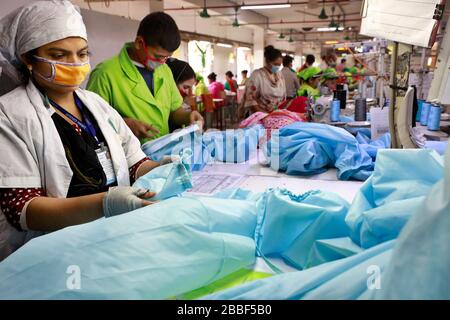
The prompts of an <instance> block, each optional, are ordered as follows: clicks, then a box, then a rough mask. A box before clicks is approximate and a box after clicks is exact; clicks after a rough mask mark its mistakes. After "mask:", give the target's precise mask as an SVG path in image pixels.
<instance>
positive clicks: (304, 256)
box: [214, 188, 360, 269]
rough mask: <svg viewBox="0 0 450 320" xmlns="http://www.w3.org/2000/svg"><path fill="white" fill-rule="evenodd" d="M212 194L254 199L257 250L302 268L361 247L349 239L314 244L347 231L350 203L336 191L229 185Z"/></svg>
mask: <svg viewBox="0 0 450 320" xmlns="http://www.w3.org/2000/svg"><path fill="white" fill-rule="evenodd" d="M214 198H220V199H239V200H247V201H254V202H255V204H256V206H257V207H258V211H257V212H258V217H257V225H256V229H255V235H254V238H255V241H256V245H257V248H258V254H259V255H261V256H263V257H266V256H267V257H274V256H276V257H280V258H283V259H284V260H285V261H286V262H287V263H289V264H290V265H291V266H293V267H295V268H297V269H304V268H308V267H311V266H314V265H317V264H320V263H324V262H328V261H331V260H334V259H338V258H343V257H347V256H349V255H351V254H353V253H355V252H359V251H360V248H359V247H358V246H357V245H355V244H351V240H347V241H345V240H344V241H341V242H340V243H337V244H336V245H335V246H334V247H333V245H332V244H331V245H330V246H328V249H327V248H326V247H327V245H326V244H325V243H326V242H324V244H323V245H322V246H320V244H319V245H318V244H317V243H318V242H319V241H321V240H324V241H330V243H332V242H333V240H334V239H333V238H339V237H346V236H348V234H349V230H348V227H347V225H346V224H345V215H346V213H347V211H348V208H349V203H348V202H347V201H346V200H344V199H342V198H341V197H340V196H338V195H337V194H335V193H332V192H325V191H319V190H313V191H310V192H306V193H304V194H302V195H295V194H293V193H292V192H290V191H288V190H286V189H279V188H276V189H269V190H267V191H266V192H264V193H256V192H251V191H248V190H244V189H230V190H224V191H221V192H219V193H217V194H215V195H214ZM329 239H331V240H329Z"/></svg>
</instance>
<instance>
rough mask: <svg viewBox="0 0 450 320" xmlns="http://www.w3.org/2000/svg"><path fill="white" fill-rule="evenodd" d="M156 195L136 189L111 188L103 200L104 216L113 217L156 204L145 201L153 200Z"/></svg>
mask: <svg viewBox="0 0 450 320" xmlns="http://www.w3.org/2000/svg"><path fill="white" fill-rule="evenodd" d="M155 194H156V193H154V192H149V191H148V190H146V189H141V188H134V187H125V186H119V187H111V188H109V190H108V192H107V193H106V195H105V197H104V198H103V215H104V216H105V217H112V216H116V215H119V214H122V213H126V212H130V211H133V210H136V209H139V208H142V207H145V206H148V205H150V204H152V203H154V202H151V201H147V200H144V199H148V198H152V197H154V196H155Z"/></svg>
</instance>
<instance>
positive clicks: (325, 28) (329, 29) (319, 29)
mask: <svg viewBox="0 0 450 320" xmlns="http://www.w3.org/2000/svg"><path fill="white" fill-rule="evenodd" d="M338 30H339V31H342V30H344V27H339V28H338ZM317 31H322V32H325V31H336V28H329V27H323V28H317Z"/></svg>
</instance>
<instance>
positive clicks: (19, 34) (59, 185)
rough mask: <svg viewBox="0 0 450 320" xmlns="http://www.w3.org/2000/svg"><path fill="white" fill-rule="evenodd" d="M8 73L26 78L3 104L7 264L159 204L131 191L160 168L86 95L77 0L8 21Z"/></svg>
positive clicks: (0, 250)
mask: <svg viewBox="0 0 450 320" xmlns="http://www.w3.org/2000/svg"><path fill="white" fill-rule="evenodd" d="M2 65H3V66H8V67H9V68H8V70H11V69H13V70H14V68H16V69H15V70H18V69H20V68H22V69H23V70H22V73H23V75H24V77H22V78H21V77H19V76H15V77H13V78H15V79H21V82H22V83H18V84H19V86H18V87H17V88H16V89H14V90H13V91H11V92H9V93H7V94H5V95H3V96H1V97H0V151H1V157H0V159H1V160H0V209H1V210H0V260H2V259H3V258H4V257H6V256H7V255H8V254H10V253H11V252H12V251H14V250H15V249H17V248H18V247H19V246H21V245H22V244H23V243H24V242H25V241H27V240H28V239H30V238H32V237H34V236H36V235H39V234H42V233H44V232H49V231H53V230H57V229H61V228H64V227H67V226H71V225H76V224H81V223H86V222H89V221H92V220H95V219H98V218H100V217H103V216H106V217H108V216H113V215H117V214H121V213H125V212H128V211H131V210H134V209H137V208H139V207H142V206H144V205H148V204H150V202H149V201H145V200H143V198H149V197H151V196H153V194H152V193H150V192H147V190H142V189H136V188H132V187H130V182H132V180H134V179H135V178H137V177H138V176H141V175H143V174H145V173H147V172H148V171H150V170H151V169H153V168H154V167H156V166H158V165H159V163H156V162H153V161H151V160H149V159H148V158H147V157H146V156H145V154H144V153H143V152H142V151H141V148H140V143H139V141H138V139H137V138H136V137H135V136H134V135H133V134H132V133H131V131H130V130H129V128H128V127H127V126H126V124H125V122H124V121H123V120H122V117H121V116H120V115H119V114H118V113H117V112H116V111H115V110H114V109H113V108H112V107H110V106H109V105H108V104H107V102H105V101H104V100H103V99H102V98H101V97H99V96H98V95H96V94H95V93H92V92H89V91H85V90H81V89H79V88H78V87H79V85H80V84H81V83H82V82H83V80H84V79H85V77H86V76H87V74H88V72H89V70H90V66H89V53H88V46H87V36H86V29H85V26H84V24H83V20H82V18H81V15H80V14H79V12H78V11H77V10H76V8H75V7H74V6H73V5H72V4H71V3H70V2H69V1H55V0H53V1H39V2H35V3H33V4H31V5H28V6H25V7H22V8H19V9H18V10H16V11H15V12H13V13H11V14H10V15H8V16H6V17H5V18H3V19H2V20H0V66H2ZM11 66H14V68H11ZM0 73H1V71H0ZM2 78H4V77H3V76H2V75H1V74H0V87H1V88H2V89H3V90H4V88H6V87H9V88H10V87H11V77H8V83H7V84H8V86H6V85H5V83H3V84H2V80H4V79H2Z"/></svg>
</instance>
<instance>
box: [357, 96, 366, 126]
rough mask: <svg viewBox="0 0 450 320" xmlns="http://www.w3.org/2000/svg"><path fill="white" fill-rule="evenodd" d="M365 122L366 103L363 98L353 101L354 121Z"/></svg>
mask: <svg viewBox="0 0 450 320" xmlns="http://www.w3.org/2000/svg"><path fill="white" fill-rule="evenodd" d="M366 120H367V102H366V99H365V98H361V99H356V101H355V121H366Z"/></svg>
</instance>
